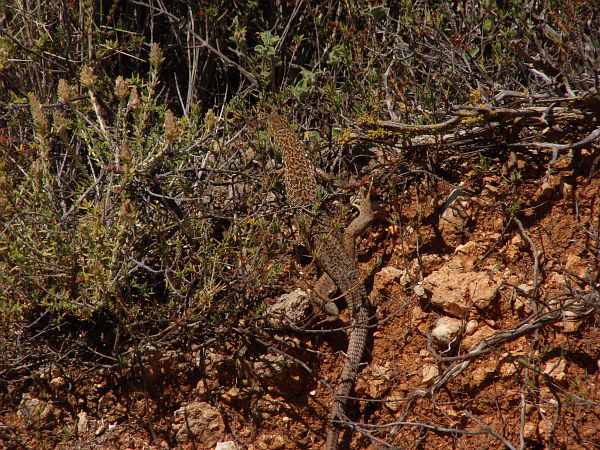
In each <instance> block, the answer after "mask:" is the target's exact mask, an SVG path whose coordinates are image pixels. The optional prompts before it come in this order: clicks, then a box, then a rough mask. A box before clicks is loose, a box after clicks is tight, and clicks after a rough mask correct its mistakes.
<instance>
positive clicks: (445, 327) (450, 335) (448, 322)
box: [431, 316, 462, 347]
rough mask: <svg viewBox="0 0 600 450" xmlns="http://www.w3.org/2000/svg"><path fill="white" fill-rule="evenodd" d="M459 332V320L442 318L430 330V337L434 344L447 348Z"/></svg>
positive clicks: (460, 328) (460, 326) (460, 327)
mask: <svg viewBox="0 0 600 450" xmlns="http://www.w3.org/2000/svg"><path fill="white" fill-rule="evenodd" d="M461 330H462V321H461V320H459V319H454V318H452V317H448V316H443V317H440V318H439V319H438V320H436V322H435V326H434V328H433V330H431V336H432V337H433V339H434V341H435V342H436V344H438V345H440V346H442V347H447V346H448V345H449V344H450V343H451V342H452V341H454V339H456V337H457V336H458V335H459V334H460V332H461Z"/></svg>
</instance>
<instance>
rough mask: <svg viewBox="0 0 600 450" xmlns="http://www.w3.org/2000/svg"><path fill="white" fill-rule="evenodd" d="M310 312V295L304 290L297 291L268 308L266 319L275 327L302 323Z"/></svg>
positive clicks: (286, 295)
mask: <svg viewBox="0 0 600 450" xmlns="http://www.w3.org/2000/svg"><path fill="white" fill-rule="evenodd" d="M309 312H310V298H309V294H308V293H307V292H306V291H304V290H302V289H295V290H294V291H292V292H290V293H289V294H283V295H282V296H281V297H279V300H278V301H277V302H276V303H275V304H274V305H271V306H269V307H268V308H267V310H266V312H265V317H267V320H268V321H269V322H270V323H271V324H272V325H273V326H276V327H278V326H281V325H282V324H283V323H285V322H291V323H300V322H301V321H302V320H304V319H305V318H306V317H307V316H308V314H309Z"/></svg>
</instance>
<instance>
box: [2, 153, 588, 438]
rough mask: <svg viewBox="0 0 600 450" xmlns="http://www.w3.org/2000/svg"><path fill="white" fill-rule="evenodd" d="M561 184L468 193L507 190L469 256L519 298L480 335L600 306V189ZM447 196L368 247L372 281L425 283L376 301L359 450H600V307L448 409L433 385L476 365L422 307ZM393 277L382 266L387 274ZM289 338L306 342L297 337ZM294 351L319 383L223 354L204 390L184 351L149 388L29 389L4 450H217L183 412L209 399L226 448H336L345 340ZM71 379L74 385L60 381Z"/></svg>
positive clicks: (373, 232) (481, 363)
mask: <svg viewBox="0 0 600 450" xmlns="http://www.w3.org/2000/svg"><path fill="white" fill-rule="evenodd" d="M558 170H559V173H557V174H554V175H553V176H552V179H551V180H550V184H551V185H552V187H551V189H549V190H547V191H546V192H545V193H541V191H540V189H541V188H540V185H539V182H537V181H535V182H534V181H527V180H526V181H525V182H523V183H521V184H520V185H517V186H516V187H515V186H512V185H511V184H510V183H509V182H508V181H507V180H506V179H505V178H503V177H501V176H499V175H489V176H488V177H486V178H483V179H482V178H481V177H479V176H478V175H477V174H476V173H472V174H470V179H469V180H467V184H469V183H471V185H473V186H475V187H476V185H477V184H479V185H480V186H495V188H494V189H495V194H494V195H486V194H484V193H482V194H481V195H480V196H479V197H477V198H475V199H473V200H472V202H470V208H471V218H472V219H471V221H470V222H469V223H468V224H467V225H466V226H465V228H464V230H462V231H463V235H462V237H460V239H459V240H460V241H461V242H463V243H474V244H473V245H472V246H468V247H467V249H466V250H465V255H466V256H465V258H471V260H472V261H474V263H473V267H472V268H471V270H473V271H488V272H490V273H491V274H492V275H493V277H494V279H495V280H501V281H502V282H503V285H502V286H503V287H502V288H501V289H500V290H499V294H498V296H497V297H496V299H495V303H494V305H493V307H491V308H488V309H484V310H478V309H477V308H471V309H469V310H468V311H467V312H466V313H465V315H464V317H462V319H464V321H465V322H466V321H468V320H476V321H477V322H478V324H479V327H482V326H483V325H484V324H485V325H487V326H488V327H489V329H491V330H492V331H493V333H499V332H501V331H503V330H511V329H513V328H515V327H517V326H518V325H519V324H520V323H521V322H522V321H524V320H525V319H527V318H528V317H529V316H530V315H531V314H532V313H533V311H534V310H535V309H537V310H538V311H540V313H543V312H544V311H546V310H547V309H548V307H551V306H552V305H554V306H556V303H552V302H554V301H556V302H560V301H567V300H568V299H569V298H571V297H572V295H573V294H574V293H580V294H590V295H592V294H594V293H595V295H596V297H595V299H596V300H595V301H596V302H598V297H597V296H598V284H597V283H598V281H599V278H598V269H599V260H598V258H599V255H600V250H599V247H600V242H599V241H598V231H599V229H600V223H599V218H600V209H599V208H600V206H599V205H600V203H599V200H600V199H599V195H598V193H599V189H600V179H598V178H595V179H594V178H593V179H591V181H590V182H589V183H587V184H586V175H587V174H585V173H583V174H582V175H581V176H578V178H577V180H576V181H577V182H576V184H575V185H574V187H573V190H572V191H569V188H568V186H567V187H565V186H562V187H561V185H560V183H559V181H558V180H559V179H560V176H561V174H563V173H562V172H561V170H562V171H567V170H568V164H566V163H565V165H563V166H562V168H561V167H559V168H558ZM438 188H439V193H438V194H437V195H439V198H434V196H430V197H429V198H427V197H426V196H423V195H422V194H421V195H420V196H419V197H417V196H416V195H413V197H412V199H411V200H410V201H405V202H400V201H397V202H388V203H387V204H385V205H383V206H384V207H383V208H382V213H381V215H382V217H391V216H392V214H396V216H397V217H399V218H400V223H398V224H395V225H389V223H386V222H385V221H380V222H379V223H377V224H375V225H374V226H373V227H371V229H370V230H369V231H368V233H367V236H366V237H364V238H362V239H361V240H360V243H359V254H360V256H359V265H360V267H361V269H362V270H363V271H368V270H369V268H372V267H375V264H376V262H377V261H378V258H380V259H381V260H382V261H383V263H382V266H384V267H395V268H398V269H403V268H405V267H409V270H408V274H407V276H408V279H407V280H404V281H402V282H400V281H399V280H397V279H394V280H393V281H392V282H391V283H388V284H386V285H382V286H377V287H378V289H377V290H375V289H374V290H373V291H372V293H371V300H372V303H373V305H374V320H373V329H372V331H373V332H372V340H371V343H370V346H369V349H368V357H367V358H366V362H365V366H364V368H363V369H362V371H361V374H360V377H359V380H358V382H357V386H356V393H355V394H356V397H357V398H359V399H360V401H358V402H356V403H355V404H354V405H353V406H352V408H350V409H349V411H348V415H349V416H350V418H351V419H352V420H356V424H355V431H354V432H353V433H352V436H351V437H350V443H349V447H350V448H357V449H358V448H378V446H377V440H380V442H388V443H389V444H391V445H393V446H396V447H397V448H403V449H404V448H409V449H410V448H415V449H416V448H456V449H471V448H473V449H474V448H505V442H504V443H503V442H502V439H504V440H505V441H506V442H509V443H510V444H511V445H513V446H514V447H515V448H519V447H521V448H532V449H536V448H539V449H542V448H565V449H566V448H568V449H579V448H582V449H583V448H585V449H591V448H598V447H600V417H599V416H600V406H599V405H600V389H599V386H600V384H599V383H600V379H599V367H598V364H599V363H600V323H599V321H598V318H599V316H598V311H599V308H600V305H598V304H597V303H596V304H595V308H596V309H595V311H592V312H590V313H589V314H586V315H585V316H584V317H582V318H581V319H580V320H578V321H577V322H576V326H575V329H571V330H567V329H565V323H564V322H563V321H562V320H555V321H554V322H553V323H549V324H546V325H544V326H541V327H539V328H537V329H536V330H532V331H531V332H528V333H525V334H524V335H522V336H520V337H514V338H509V339H506V340H504V341H503V342H500V343H499V344H497V345H495V346H494V347H493V348H492V349H491V351H489V352H488V353H486V354H483V355H479V356H475V357H474V358H473V359H471V360H470V363H469V365H468V366H467V367H466V368H465V369H464V370H463V371H462V372H460V373H458V374H456V375H455V376H452V377H450V378H449V379H448V380H447V382H445V383H443V384H442V385H441V386H440V387H439V389H437V390H436V391H435V392H434V393H433V395H432V393H431V392H428V390H429V389H430V387H431V384H430V383H431V382H429V384H428V383H427V382H425V383H424V382H423V379H424V368H431V367H436V368H437V370H438V372H439V374H440V375H441V374H443V373H445V371H446V370H447V369H449V368H451V367H453V366H455V365H456V364H458V363H460V362H461V361H460V360H458V359H454V360H452V359H451V357H457V356H459V355H464V354H465V353H467V352H468V351H469V348H468V346H465V345H464V342H462V343H461V344H458V343H457V344H456V345H452V346H450V348H447V349H444V348H437V347H435V346H434V347H433V348H434V349H435V350H436V352H437V353H438V355H439V357H442V358H444V357H445V358H449V359H447V360H445V361H442V360H436V358H435V357H434V355H433V354H432V352H431V351H430V349H428V343H427V338H426V334H427V332H428V330H430V329H431V327H432V326H433V324H434V322H435V320H436V319H437V318H438V317H440V316H441V315H443V311H441V310H440V309H439V308H437V307H435V306H433V305H432V304H431V303H429V302H428V300H427V298H422V297H418V296H416V295H414V293H413V288H414V287H415V285H416V284H417V283H418V282H419V281H420V280H421V279H422V278H421V277H425V276H427V275H429V274H431V273H433V272H435V271H436V270H438V269H439V268H440V267H442V266H443V265H444V264H446V263H448V261H450V260H451V259H452V258H453V257H455V256H456V253H455V252H454V245H450V246H444V245H442V244H441V243H440V241H439V234H438V233H437V231H436V224H437V215H436V214H438V213H439V207H437V208H436V207H434V206H437V205H441V204H443V201H444V196H445V195H446V194H447V193H448V189H446V188H445V187H444V186H443V185H440V186H438ZM424 197H425V198H424ZM513 197H514V198H519V199H520V200H521V202H522V209H521V211H522V213H521V214H520V215H519V217H521V221H522V223H523V226H524V229H525V231H526V234H527V236H528V237H529V238H530V239H531V241H532V242H533V243H534V244H535V248H536V251H537V252H538V257H539V262H538V273H537V282H538V290H537V292H538V296H537V299H538V302H537V303H535V302H533V300H532V298H531V297H530V298H527V295H523V294H522V293H521V294H519V291H517V290H515V289H514V288H515V287H516V286H523V285H528V286H530V287H532V286H533V281H534V270H533V269H534V259H533V257H532V255H533V252H532V249H531V246H530V245H529V244H528V242H527V240H524V239H523V238H519V237H518V236H519V235H520V233H519V229H518V227H517V225H516V223H515V222H514V221H509V220H508V218H509V215H508V214H507V213H506V206H507V204H509V203H510V200H507V199H510V198H513ZM419 198H420V200H419ZM417 243H418V245H417ZM475 244H476V245H475ZM419 261H420V263H419ZM380 270H381V266H379V267H375V268H374V269H373V272H375V273H377V272H379V271H380ZM367 284H368V287H369V288H370V289H372V288H373V286H374V285H376V284H377V281H374V278H373V276H370V277H368V279H367ZM291 287H293V286H291ZM530 294H531V292H530ZM587 307H588V308H591V309H593V308H594V305H588V306H587ZM345 323H347V313H346V312H344V314H343V315H342V319H341V321H340V322H337V323H334V324H333V325H324V326H323V328H324V329H327V328H328V327H330V326H338V325H339V326H341V325H343V324H345ZM288 336H289V338H290V339H294V333H290V334H289V335H288ZM464 338H465V336H463V339H464ZM249 342H252V341H251V340H249ZM294 342H296V343H297V344H299V346H298V348H296V349H294V350H290V351H289V352H290V353H291V354H293V355H294V356H295V357H297V358H298V359H299V360H301V361H303V362H305V363H306V364H308V366H309V367H310V368H311V370H312V371H313V374H309V373H307V372H306V371H305V370H302V369H300V368H298V367H297V366H294V367H293V368H291V369H289V370H288V371H284V373H282V374H281V376H280V377H279V378H272V379H270V380H265V379H260V378H259V377H257V376H256V374H253V373H252V370H251V367H252V366H251V362H252V360H253V359H256V358H257V357H258V355H260V354H262V353H264V352H266V348H265V347H259V346H257V347H256V348H246V349H245V351H241V350H240V349H241V348H243V347H244V345H245V344H244V345H242V344H239V345H238V346H237V347H236V346H235V345H231V346H229V345H228V344H225V345H222V346H220V345H216V344H215V345H213V346H212V348H213V350H214V352H215V353H216V354H219V355H220V356H221V357H222V358H223V361H221V362H219V363H218V364H217V363H214V364H213V366H212V367H218V368H219V369H218V370H217V371H213V372H212V375H211V372H210V371H206V372H205V373H206V374H207V375H206V376H205V377H203V376H202V372H201V370H199V369H198V367H197V365H196V362H195V360H194V358H195V355H196V353H197V351H196V350H195V349H193V348H191V349H187V348H186V349H180V350H177V349H175V350H171V351H169V353H168V355H167V356H168V357H167V359H169V357H170V356H172V357H173V358H172V361H171V363H169V364H167V365H165V366H164V367H162V368H161V370H163V371H165V372H166V374H167V376H163V375H160V374H159V375H156V376H154V375H152V374H146V375H147V383H146V388H145V389H144V387H143V386H141V385H140V383H136V382H134V381H132V380H134V379H135V376H134V375H132V374H133V372H132V371H128V370H124V371H123V373H124V375H123V377H121V378H113V377H112V376H110V375H108V372H106V373H103V372H102V371H100V372H98V371H97V370H96V369H94V370H92V369H89V370H88V369H86V368H85V367H81V366H80V367H77V366H74V365H71V366H68V367H69V368H68V369H67V371H66V372H61V373H50V374H47V375H46V376H45V377H44V376H42V375H38V377H37V379H36V380H35V381H33V382H32V381H29V382H27V383H26V384H23V383H19V382H18V380H17V381H14V380H13V381H11V383H10V384H9V385H10V388H9V389H7V390H5V391H3V392H2V393H1V394H0V401H1V404H2V405H3V406H2V410H1V411H0V443H1V445H2V446H4V448H81V449H95V448H139V449H142V448H161V447H162V448H173V447H176V448H214V445H212V444H211V445H210V446H206V445H205V443H203V442H199V441H196V442H194V443H192V442H187V443H181V444H177V441H176V439H175V432H176V429H175V427H174V425H173V423H174V415H173V413H174V411H175V410H177V409H178V408H180V407H181V406H183V405H186V404H189V403H190V402H192V401H193V400H197V399H202V401H205V402H207V403H209V404H212V405H214V406H215V407H216V409H217V410H218V411H219V412H220V414H221V416H222V418H223V420H224V423H225V426H226V430H225V432H223V434H222V436H221V440H223V441H225V440H231V439H236V440H237V441H238V442H239V443H240V445H242V446H246V447H247V448H252V449H277V448H279V449H284V448H289V449H292V448H298V449H304V448H320V447H321V446H322V445H323V441H324V436H325V432H326V427H327V421H328V417H329V408H330V406H329V405H330V402H331V391H330V389H328V388H327V387H326V386H325V385H324V384H323V383H319V382H318V381H317V380H316V377H321V378H322V379H323V380H325V381H326V382H328V383H329V384H330V385H334V384H335V381H336V380H337V377H338V375H339V373H340V370H341V366H342V363H343V355H342V352H343V350H344V349H345V345H346V343H347V339H346V337H345V335H344V334H343V333H342V332H336V333H333V334H328V335H309V334H307V335H302V336H300V337H297V338H295V341H294ZM474 342H475V343H476V342H477V340H476V339H475V341H474ZM446 350H447V351H446ZM235 352H237V353H236V354H235V355H234V353H235ZM234 356H235V358H234ZM561 358H562V360H561ZM553 361H555V362H556V363H557V364H558V363H559V362H560V361H563V362H564V367H562V368H560V370H558V371H557V372H550V373H545V372H548V371H547V368H548V364H549V363H550V364H551V363H552V362H553ZM33 370H38V371H39V373H40V374H42V373H43V368H35V369H33ZM61 377H62V379H63V380H64V382H65V385H60V382H59V381H56V379H57V378H61ZM435 379H436V378H434V380H435ZM438 379H439V378H438ZM53 380H54V381H53ZM25 392H28V393H30V394H31V395H32V396H35V397H39V398H42V399H46V400H48V401H49V402H50V403H52V404H53V405H54V407H55V410H54V416H55V418H54V420H52V421H51V422H50V423H47V425H46V426H45V429H43V430H39V429H35V427H29V428H27V427H25V423H24V419H23V417H22V414H19V413H18V409H19V404H20V403H21V400H22V394H23V393H25ZM419 393H420V394H422V395H419ZM409 399H411V401H409ZM83 411H85V412H87V414H88V420H89V424H88V428H87V429H84V428H82V429H81V430H80V432H78V430H77V423H78V417H77V414H80V413H81V412H83ZM381 448H383V447H381Z"/></svg>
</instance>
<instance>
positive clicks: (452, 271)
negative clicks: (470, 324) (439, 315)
mask: <svg viewBox="0 0 600 450" xmlns="http://www.w3.org/2000/svg"><path fill="white" fill-rule="evenodd" d="M423 286H424V288H425V290H427V291H429V292H430V293H431V296H430V298H431V303H433V304H434V305H435V306H437V307H439V308H441V309H443V310H444V311H445V312H446V313H448V314H451V315H453V316H456V317H461V316H462V315H463V314H464V313H465V312H466V311H467V310H468V309H469V308H471V307H472V306H475V307H476V308H478V309H480V310H481V309H486V308H487V307H488V306H489V305H490V304H491V302H492V301H493V300H494V298H495V297H496V295H497V294H498V286H497V285H496V283H495V282H494V281H493V279H492V277H491V275H490V274H489V273H487V272H463V271H462V270H460V269H457V268H455V267H453V266H452V264H451V263H448V264H446V265H445V266H443V267H442V268H441V269H440V270H438V271H436V272H433V273H432V274H430V275H429V276H427V277H426V278H425V279H424V280H423Z"/></svg>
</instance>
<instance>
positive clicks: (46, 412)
mask: <svg viewBox="0 0 600 450" xmlns="http://www.w3.org/2000/svg"><path fill="white" fill-rule="evenodd" d="M55 413H56V409H55V408H54V406H52V405H51V404H50V403H48V402H46V401H44V400H40V399H39V398H34V397H32V396H31V394H28V393H25V394H23V396H22V397H21V403H19V411H18V415H19V416H20V417H21V418H22V419H23V422H25V427H27V428H33V429H36V430H43V429H45V428H50V427H52V426H53V425H54V423H55V419H56V414H55Z"/></svg>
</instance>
